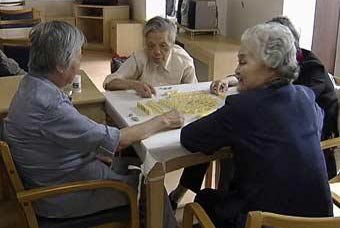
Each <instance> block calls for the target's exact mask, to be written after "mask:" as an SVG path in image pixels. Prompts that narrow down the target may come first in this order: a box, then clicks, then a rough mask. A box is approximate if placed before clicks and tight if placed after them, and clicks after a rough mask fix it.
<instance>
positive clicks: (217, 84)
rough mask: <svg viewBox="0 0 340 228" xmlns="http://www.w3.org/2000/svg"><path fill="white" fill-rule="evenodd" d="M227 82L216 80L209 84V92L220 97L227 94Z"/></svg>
mask: <svg viewBox="0 0 340 228" xmlns="http://www.w3.org/2000/svg"><path fill="white" fill-rule="evenodd" d="M227 90H228V81H222V80H216V81H213V82H212V83H211V84H210V92H211V93H212V94H215V95H220V94H222V93H225V92H227Z"/></svg>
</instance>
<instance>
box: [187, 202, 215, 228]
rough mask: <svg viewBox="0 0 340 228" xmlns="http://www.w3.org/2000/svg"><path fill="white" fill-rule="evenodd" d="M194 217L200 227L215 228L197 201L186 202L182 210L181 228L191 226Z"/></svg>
mask: <svg viewBox="0 0 340 228" xmlns="http://www.w3.org/2000/svg"><path fill="white" fill-rule="evenodd" d="M194 218H196V219H197V220H198V222H199V224H200V226H201V227H202V228H215V225H214V224H213V223H212V221H211V220H210V218H209V216H208V215H207V213H206V212H205V211H204V209H203V208H202V207H201V205H199V204H198V203H188V204H186V205H185V207H184V212H183V226H182V227H183V228H192V227H193V222H194Z"/></svg>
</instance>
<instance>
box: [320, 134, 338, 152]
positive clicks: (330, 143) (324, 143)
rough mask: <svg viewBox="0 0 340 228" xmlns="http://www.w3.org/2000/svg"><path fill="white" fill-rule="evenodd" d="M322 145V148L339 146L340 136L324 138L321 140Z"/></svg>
mask: <svg viewBox="0 0 340 228" xmlns="http://www.w3.org/2000/svg"><path fill="white" fill-rule="evenodd" d="M320 145H321V149H322V150H325V149H329V148H333V147H338V146H340V137H337V138H333V139H327V140H323V141H321V143H320Z"/></svg>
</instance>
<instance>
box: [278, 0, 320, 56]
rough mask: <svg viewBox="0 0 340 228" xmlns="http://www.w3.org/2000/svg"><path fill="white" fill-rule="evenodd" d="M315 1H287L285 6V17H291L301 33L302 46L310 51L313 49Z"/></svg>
mask: <svg viewBox="0 0 340 228" xmlns="http://www.w3.org/2000/svg"><path fill="white" fill-rule="evenodd" d="M315 1H316V0H298V1H296V0H285V1H284V5H283V15H285V16H287V17H289V19H290V20H291V21H292V22H293V24H294V26H295V28H296V29H297V30H298V32H299V33H300V46H301V47H302V48H305V49H308V50H310V49H311V47H312V39H313V28H314V14H315ZM302 9H303V10H302Z"/></svg>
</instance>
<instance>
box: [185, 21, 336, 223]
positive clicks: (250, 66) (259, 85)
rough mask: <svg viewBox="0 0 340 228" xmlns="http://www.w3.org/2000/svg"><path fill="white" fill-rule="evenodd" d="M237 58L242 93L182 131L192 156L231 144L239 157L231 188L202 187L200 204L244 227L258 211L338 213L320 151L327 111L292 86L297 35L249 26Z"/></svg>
mask: <svg viewBox="0 0 340 228" xmlns="http://www.w3.org/2000/svg"><path fill="white" fill-rule="evenodd" d="M238 58H239V64H238V67H237V68H236V71H235V72H236V75H237V77H238V80H239V83H238V91H239V94H238V95H234V96H228V97H227V98H226V101H225V105H224V106H223V107H222V108H220V109H218V110H217V111H215V112H214V113H212V114H210V115H208V116H206V117H203V118H201V119H199V120H197V121H195V122H193V123H191V124H189V125H187V126H185V127H184V128H183V129H182V131H181V143H182V145H183V146H184V147H185V148H186V149H187V150H189V151H191V152H193V153H195V152H203V153H205V154H212V153H213V152H214V151H216V150H218V149H220V148H222V147H225V146H231V147H232V150H233V152H234V162H235V167H236V169H235V174H234V178H233V181H232V185H231V187H230V189H229V191H227V192H223V191H220V190H212V189H204V190H202V191H199V192H198V193H197V195H196V198H195V201H196V202H198V203H200V204H201V205H202V206H203V208H204V209H205V210H206V212H207V213H208V215H209V217H210V218H211V219H212V221H213V223H214V224H215V226H216V227H217V228H222V227H236V228H243V227H244V226H245V222H246V216H247V213H248V212H249V211H254V210H261V211H267V212H274V213H279V214H286V215H293V216H306V217H328V216H332V215H333V208H332V198H331V193H330V189H329V185H328V179H327V170H326V165H325V160H324V156H323V154H322V151H321V147H320V138H321V132H322V124H323V116H324V115H323V110H322V109H321V108H320V107H319V106H318V105H317V103H316V102H315V94H314V93H313V91H312V90H311V89H309V88H307V87H305V86H301V85H293V84H292V83H291V82H292V81H293V80H294V79H296V77H297V75H298V68H299V67H298V63H297V61H296V48H295V46H294V38H293V36H292V34H291V32H290V31H289V30H288V28H287V27H285V26H283V25H280V24H278V23H265V24H259V25H256V26H254V27H252V28H249V29H247V30H246V31H245V32H244V34H243V35H242V38H241V47H240V51H239V54H238ZM306 199H308V200H306Z"/></svg>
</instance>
